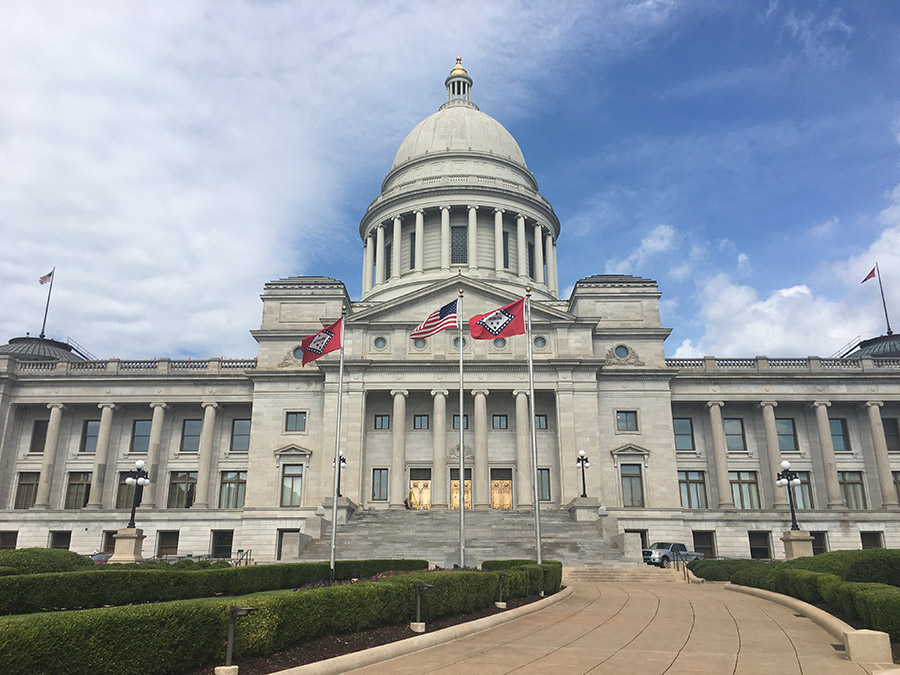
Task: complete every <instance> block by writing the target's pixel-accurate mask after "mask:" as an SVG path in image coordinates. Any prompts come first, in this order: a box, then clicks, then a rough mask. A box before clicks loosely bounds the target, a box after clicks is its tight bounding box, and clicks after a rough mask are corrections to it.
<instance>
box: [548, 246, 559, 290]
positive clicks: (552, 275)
mask: <svg viewBox="0 0 900 675" xmlns="http://www.w3.org/2000/svg"><path fill="white" fill-rule="evenodd" d="M547 285H548V286H549V287H550V290H552V291H556V290H559V279H557V277H556V242H555V241H553V235H552V234H550V232H547Z"/></svg>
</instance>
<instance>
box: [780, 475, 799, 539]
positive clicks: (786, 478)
mask: <svg viewBox="0 0 900 675" xmlns="http://www.w3.org/2000/svg"><path fill="white" fill-rule="evenodd" d="M777 478H778V480H777V481H776V485H779V486H781V487H783V488H785V489H786V490H787V495H788V504H790V506H791V529H792V530H799V529H800V526H799V525H798V524H797V512H796V511H795V510H794V491H793V490H792V489H791V488H793V487H796V486H798V485H800V474H798V473H797V472H796V471H791V463H790V462H789V461H787V460H784V461H783V462H782V463H781V473H779V474H778V476H777Z"/></svg>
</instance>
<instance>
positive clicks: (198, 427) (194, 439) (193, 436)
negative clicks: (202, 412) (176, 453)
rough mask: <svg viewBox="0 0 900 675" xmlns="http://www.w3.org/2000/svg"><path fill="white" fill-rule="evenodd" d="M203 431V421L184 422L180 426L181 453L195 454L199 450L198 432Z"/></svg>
mask: <svg viewBox="0 0 900 675" xmlns="http://www.w3.org/2000/svg"><path fill="white" fill-rule="evenodd" d="M201 431H203V420H184V422H182V425H181V451H182V452H197V451H198V450H200V432H201Z"/></svg>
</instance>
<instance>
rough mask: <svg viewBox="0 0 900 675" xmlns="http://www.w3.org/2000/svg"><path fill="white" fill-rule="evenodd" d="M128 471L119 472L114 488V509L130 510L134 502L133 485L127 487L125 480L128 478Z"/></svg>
mask: <svg viewBox="0 0 900 675" xmlns="http://www.w3.org/2000/svg"><path fill="white" fill-rule="evenodd" d="M129 473H130V472H128V471H120V472H119V485H118V487H117V488H116V508H117V509H130V508H131V505H132V503H133V502H134V488H135V486H134V485H129V484H128V483H126V482H125V479H126V478H128V476H129Z"/></svg>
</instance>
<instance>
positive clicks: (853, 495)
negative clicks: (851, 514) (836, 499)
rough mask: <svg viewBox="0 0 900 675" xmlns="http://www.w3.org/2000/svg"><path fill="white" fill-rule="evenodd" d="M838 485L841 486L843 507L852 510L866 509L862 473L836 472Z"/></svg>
mask: <svg viewBox="0 0 900 675" xmlns="http://www.w3.org/2000/svg"><path fill="white" fill-rule="evenodd" d="M838 484H839V485H840V486H841V501H842V502H843V503H844V506H846V507H847V508H848V509H852V510H862V509H865V508H866V492H865V489H864V488H863V475H862V471H838Z"/></svg>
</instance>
